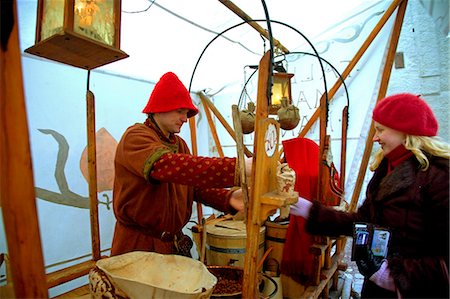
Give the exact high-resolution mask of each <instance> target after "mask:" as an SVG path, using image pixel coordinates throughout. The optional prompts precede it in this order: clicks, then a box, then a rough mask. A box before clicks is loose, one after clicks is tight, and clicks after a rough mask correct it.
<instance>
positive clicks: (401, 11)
mask: <svg viewBox="0 0 450 299" xmlns="http://www.w3.org/2000/svg"><path fill="white" fill-rule="evenodd" d="M407 5H408V1H407V0H404V1H403V2H401V3H400V6H399V8H398V12H397V16H396V18H395V23H394V28H393V29H392V33H391V39H390V42H389V48H388V52H387V56H386V62H385V65H384V68H383V74H382V76H381V84H380V89H379V91H378V98H377V103H378V102H379V101H380V100H381V99H383V98H384V97H385V96H386V91H387V88H388V85H389V78H390V77H391V70H392V65H393V64H394V58H395V52H396V50H397V45H398V40H399V38H400V32H401V31H402V24H403V19H404V17H405V11H406V6H407ZM374 135H375V130H374V128H373V122H372V124H371V126H370V130H369V134H368V135H367V139H366V147H365V150H364V155H363V158H362V161H361V166H360V167H359V172H358V177H357V179H356V183H355V188H354V191H353V194H352V199H351V201H350V205H349V208H348V210H349V211H350V212H354V211H355V210H356V207H357V205H358V198H359V194H360V193H361V188H362V184H363V181H364V176H365V174H366V169H367V165H368V164H369V159H370V154H371V153H372V147H373V141H372V139H373V136H374Z"/></svg>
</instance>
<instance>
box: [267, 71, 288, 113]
mask: <svg viewBox="0 0 450 299" xmlns="http://www.w3.org/2000/svg"><path fill="white" fill-rule="evenodd" d="M292 77H294V74H289V73H274V74H273V85H272V97H271V100H270V105H269V114H275V115H276V114H277V111H278V109H280V107H281V99H283V98H286V99H287V104H288V105H290V104H291V103H292V96H291V78H292Z"/></svg>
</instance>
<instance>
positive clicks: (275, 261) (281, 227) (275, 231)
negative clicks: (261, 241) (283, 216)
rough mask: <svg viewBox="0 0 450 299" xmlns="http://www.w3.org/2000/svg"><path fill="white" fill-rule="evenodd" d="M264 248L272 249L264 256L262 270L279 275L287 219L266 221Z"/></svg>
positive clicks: (287, 224)
mask: <svg viewBox="0 0 450 299" xmlns="http://www.w3.org/2000/svg"><path fill="white" fill-rule="evenodd" d="M265 226H266V238H265V240H266V241H265V243H266V250H268V249H269V248H270V247H272V248H273V249H272V251H271V252H270V253H269V255H268V256H267V258H266V261H265V265H264V270H265V271H269V272H272V273H273V274H275V275H276V276H279V275H280V266H281V261H282V259H283V248H284V243H285V242H286V234H287V228H288V226H289V222H288V221H284V222H272V221H266V222H265Z"/></svg>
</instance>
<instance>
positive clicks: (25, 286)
mask: <svg viewBox="0 0 450 299" xmlns="http://www.w3.org/2000/svg"><path fill="white" fill-rule="evenodd" d="M16 3H17V1H1V3H0V5H1V10H2V19H1V20H0V21H1V26H2V32H1V34H2V39H1V40H2V42H4V41H6V43H2V44H1V52H0V74H1V75H0V76H1V78H0V132H1V134H0V144H1V145H0V171H1V172H0V173H1V175H0V199H1V201H2V213H3V222H4V226H5V233H6V241H7V244H8V254H9V258H10V266H11V273H12V276H13V280H14V283H13V286H14V291H15V295H16V298H48V291H47V286H46V284H45V270H44V259H43V254H42V246H41V239H40V232H39V223H38V219H37V210H36V194H35V190H34V180H33V169H32V162H31V153H30V142H29V133H28V122H27V115H26V106H25V95H24V91H23V80H22V65H21V57H20V52H21V51H20V44H19V32H18V22H17V10H16ZM4 16H5V17H4ZM8 20H10V21H11V23H9V24H11V26H12V27H11V30H9V29H10V28H8V26H6V25H7V24H8ZM3 26H5V27H3Z"/></svg>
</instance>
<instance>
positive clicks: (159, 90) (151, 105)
mask: <svg viewBox="0 0 450 299" xmlns="http://www.w3.org/2000/svg"><path fill="white" fill-rule="evenodd" d="M177 109H189V112H188V117H192V116H194V115H196V114H197V113H198V109H197V108H196V107H195V106H194V104H193V103H192V98H191V95H190V94H189V91H188V90H187V89H186V87H184V85H183V83H181V81H180V79H178V77H177V75H175V74H174V73H172V72H168V73H165V74H164V75H163V76H162V77H161V79H159V81H158V82H157V83H156V85H155V88H154V89H153V91H152V94H151V95H150V98H149V100H148V103H147V106H145V108H144V110H142V112H143V113H147V114H148V113H158V112H169V111H172V110H177Z"/></svg>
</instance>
